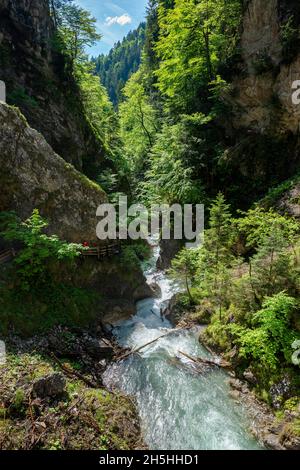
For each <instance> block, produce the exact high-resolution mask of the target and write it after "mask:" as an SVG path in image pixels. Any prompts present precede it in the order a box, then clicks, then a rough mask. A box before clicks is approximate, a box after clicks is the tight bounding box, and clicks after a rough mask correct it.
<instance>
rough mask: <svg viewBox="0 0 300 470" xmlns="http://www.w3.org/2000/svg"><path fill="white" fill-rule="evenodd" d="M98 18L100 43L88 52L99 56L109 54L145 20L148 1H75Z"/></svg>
mask: <svg viewBox="0 0 300 470" xmlns="http://www.w3.org/2000/svg"><path fill="white" fill-rule="evenodd" d="M75 2H76V3H77V4H78V5H79V6H81V7H82V8H85V9H86V10H89V11H90V12H91V13H92V15H93V16H94V17H95V18H97V29H98V32H99V33H101V34H102V39H101V41H100V42H99V43H97V44H96V45H95V46H93V47H92V48H91V49H89V50H88V52H89V53H90V54H91V55H93V56H97V55H99V54H101V53H105V54H106V53H108V52H109V50H110V49H111V48H112V47H113V45H114V44H115V43H116V42H117V41H118V40H121V39H123V37H124V36H126V34H127V33H128V32H129V31H130V30H132V29H135V28H136V27H137V26H138V25H139V24H140V22H141V21H143V20H144V18H145V12H146V6H147V3H148V1H147V0H112V1H110V0H75Z"/></svg>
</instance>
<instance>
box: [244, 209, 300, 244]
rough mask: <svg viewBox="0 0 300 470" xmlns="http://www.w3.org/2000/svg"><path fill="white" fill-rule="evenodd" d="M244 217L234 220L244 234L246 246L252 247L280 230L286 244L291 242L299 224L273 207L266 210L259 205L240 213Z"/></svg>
mask: <svg viewBox="0 0 300 470" xmlns="http://www.w3.org/2000/svg"><path fill="white" fill-rule="evenodd" d="M242 214H243V215H244V217H242V218H240V219H238V220H236V224H237V226H238V228H239V230H240V231H241V232H242V233H243V234H245V236H246V239H247V246H248V247H249V248H254V247H256V246H258V245H261V244H262V243H263V242H264V241H265V240H266V238H270V237H271V236H272V234H274V232H276V231H280V233H281V234H282V238H283V239H285V240H286V243H287V244H290V245H291V244H292V243H293V241H294V239H295V236H296V234H297V233H299V230H300V228H299V224H298V222H296V221H295V220H294V219H293V218H291V217H285V216H282V215H280V214H278V212H275V211H274V210H273V209H269V210H266V209H264V208H262V207H260V206H256V207H255V208H254V209H250V210H249V211H248V212H247V213H242Z"/></svg>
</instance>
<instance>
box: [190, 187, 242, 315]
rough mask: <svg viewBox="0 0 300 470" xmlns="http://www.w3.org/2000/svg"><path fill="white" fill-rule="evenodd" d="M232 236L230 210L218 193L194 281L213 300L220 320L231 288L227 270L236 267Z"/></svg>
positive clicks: (211, 210)
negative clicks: (195, 280)
mask: <svg viewBox="0 0 300 470" xmlns="http://www.w3.org/2000/svg"><path fill="white" fill-rule="evenodd" d="M234 239H235V234H234V226H233V222H232V217H231V214H230V207H229V206H228V204H226V202H225V198H224V196H223V195H222V194H219V195H218V197H217V198H216V200H215V201H214V203H213V205H212V206H211V209H210V219H209V228H208V229H207V230H206V231H205V233H204V243H203V246H202V249H201V251H200V258H199V266H198V272H197V282H198V283H199V287H200V288H201V289H203V291H204V292H205V293H208V294H209V296H210V297H211V298H212V299H213V300H214V303H215V305H216V306H217V307H218V309H219V315H220V318H221V315H222V308H223V307H224V306H225V305H226V303H227V302H228V297H229V294H230V287H231V280H232V279H231V274H230V269H232V268H233V266H234V265H235V264H236V262H237V260H235V258H234V255H233V252H232V245H233V243H234Z"/></svg>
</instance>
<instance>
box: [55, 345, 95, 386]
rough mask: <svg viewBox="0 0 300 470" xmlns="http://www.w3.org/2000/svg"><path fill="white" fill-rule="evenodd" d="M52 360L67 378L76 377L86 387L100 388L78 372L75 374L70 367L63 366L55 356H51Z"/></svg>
mask: <svg viewBox="0 0 300 470" xmlns="http://www.w3.org/2000/svg"><path fill="white" fill-rule="evenodd" d="M51 357H52V359H53V360H54V361H55V362H56V363H57V364H58V365H59V367H60V368H61V369H62V370H63V371H64V372H65V373H66V374H67V375H68V376H69V377H74V376H75V377H77V378H78V379H80V380H82V381H83V382H84V383H86V385H88V386H89V387H91V388H102V387H101V386H100V385H99V384H97V383H95V382H92V381H91V380H89V379H88V378H87V377H85V376H84V375H82V374H80V372H77V371H76V370H74V369H73V368H72V367H71V366H69V365H68V366H66V365H65V364H63V363H62V362H61V361H60V360H59V359H58V358H57V357H56V356H55V354H53V353H52V354H51Z"/></svg>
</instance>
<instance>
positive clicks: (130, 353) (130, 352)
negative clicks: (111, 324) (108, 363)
mask: <svg viewBox="0 0 300 470" xmlns="http://www.w3.org/2000/svg"><path fill="white" fill-rule="evenodd" d="M180 329H181V328H174V329H173V330H170V331H168V333H166V334H164V335H161V336H159V337H158V338H155V339H153V340H152V341H149V342H148V343H146V344H143V346H140V347H139V348H136V349H133V350H132V351H129V352H127V353H126V354H123V355H122V356H119V357H116V359H115V360H116V361H123V359H127V357H129V356H131V355H132V354H136V353H139V352H140V351H142V350H143V349H145V348H146V347H147V346H151V344H154V343H156V342H157V341H159V340H160V339H162V338H165V337H166V336H169V335H170V334H171V333H174V332H175V331H179V330H180Z"/></svg>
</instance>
